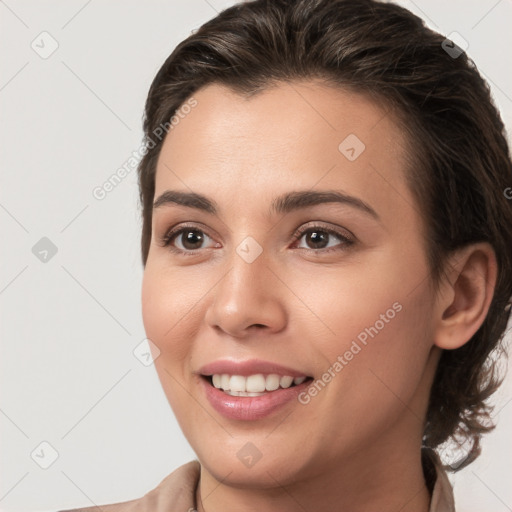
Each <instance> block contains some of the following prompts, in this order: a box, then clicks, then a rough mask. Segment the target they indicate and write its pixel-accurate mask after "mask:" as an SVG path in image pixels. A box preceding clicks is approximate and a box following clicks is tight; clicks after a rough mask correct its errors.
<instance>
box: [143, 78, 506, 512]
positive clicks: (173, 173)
mask: <svg viewBox="0 0 512 512" xmlns="http://www.w3.org/2000/svg"><path fill="white" fill-rule="evenodd" d="M194 98H195V99H196V100H197V106H196V107H195V108H193V109H192V110H191V112H190V113H189V114H188V115H187V116H186V117H184V119H181V120H180V123H179V124H178V125H176V126H175V127H174V128H173V130H171V131H170V133H169V134H168V135H167V137H166V139H165V141H164V144H163V147H162V151H161V154H160V157H159V161H158V165H157V172H156V188H155V198H157V197H159V195H160V194H161V193H163V192H164V191H166V190H169V189H172V190H179V191H183V192H191V191H193V192H196V193H200V194H204V195H206V196H208V197H209V198H211V199H212V200H214V201H215V202H216V203H217V205H218V207H219V211H218V213H217V214H216V215H212V214H209V213H206V212H204V211H200V210H197V209H193V208H189V207H185V206H180V205H175V204H168V205H165V206H161V207H159V208H156V209H155V210H154V213H153V224H152V230H153V233H152V241H151V246H150V250H149V254H148V260H147V264H146V267H145V272H144V279H143V286H142V307H143V320H144V326H145V329H146V333H147V336H148V337H149V338H150V339H151V340H152V341H153V342H154V343H155V345H156V346H157V347H158V349H159V350H160V355H159V357H158V358H157V359H156V361H155V366H156V369H157V372H158V375H159V378H160V380H161V383H162V386H163V389H164V391H165V393H166V396H167V398H168V400H169V403H170V404H171V406H172V408H173V410H174V413H175V415H176V417H177V419H178V422H179V423H180V426H181V428H182V429H183V432H184V433H185V435H186V437H187V439H188V441H189V442H190V444H191V446H192V447H193V449H194V451H195V452H196V454H197V456H198V459H199V461H200V463H201V479H200V485H199V487H198V491H197V500H198V509H199V510H207V511H208V512H215V511H220V510H238V511H253V510H254V511H256V510H266V511H274V510H276V511H277V510H279V511H281V512H282V511H285V512H288V511H298V510H316V509H318V504H319V503H321V504H322V508H325V509H329V510H350V511H351V512H357V511H363V510H364V511H367V510H380V511H382V512H386V511H389V512H391V511H393V512H396V511H397V510H401V511H402V512H407V511H410V512H412V511H414V512H423V511H427V510H428V508H429V501H430V496H429V493H428V491H427V488H426V486H425V482H424V477H423V472H422V468H421V462H420V445H421V437H422V432H423V426H424V425H423V424H424V417H425V413H426V408H427V401H428V396H429V391H430V388H431V384H432V381H433V376H434V371H435V368H436V365H437V363H438V360H439V356H440V353H441V349H442V348H446V349H452V348H457V347H458V346H461V345H462V344H464V343H465V342H467V341H468V340H469V339H470V337H471V336H472V334H473V333H474V332H476V330H477V329H478V327H479V326H480V325H481V323H482V322H483V320H484V318H485V315H486V313H487V310H488V307H489V304H490V300H491V298H492V291H493V286H494V283H495V277H496V263H495V258H494V254H493V252H492V249H491V248H490V247H489V246H487V245H486V244H478V245H475V246H472V247H469V248H466V249H464V250H463V251H460V252H459V253H457V254H456V255H454V257H453V258H452V259H451V260H450V261H449V265H448V274H447V279H446V280H444V281H443V282H442V283H441V286H440V288H439V290H438V291H436V292H435V293H434V289H433V288H432V286H431V281H430V273H429V268H428V263H427V260H426V253H425V242H424V233H425V224H424V220H423V219H422V217H421V213H420V211H419V206H418V205H417V204H416V201H415V200H414V198H413V196H412V194H411V192H410V190H409V189H408V187H407V185H406V182H405V172H406V166H407V160H406V158H405V156H406V155H405V149H404V148H405V147H406V146H407V144H406V140H405V139H404V135H403V134H402V132H401V131H400V129H399V127H398V125H397V123H395V122H394V120H393V117H392V116H391V115H390V114H389V113H388V114H386V110H385V109H383V108H382V107H381V106H380V105H377V104H376V103H374V102H373V101H371V100H369V99H367V98H366V97H364V96H362V95H358V94H355V93H348V92H347V91H344V90H341V89H339V88H336V89H335V88H331V87H327V86H326V85H323V84H322V83H321V82H319V81H313V80H311V81H303V82H293V83H288V84H287V83H279V84H278V85H277V86H276V87H273V88H270V89H267V90H265V91H263V92H262V93H260V94H258V95H256V96H253V97H252V98H250V99H245V98H243V97H242V96H240V95H238V94H236V93H235V92H233V91H231V90H230V89H227V88H225V87H223V86H220V85H217V84H214V85H209V86H207V87H205V88H203V89H201V90H199V91H197V92H196V93H194ZM351 133H352V134H356V135H357V137H358V138H359V139H360V140H361V141H363V142H364V144H365V146H366V149H365V150H364V152H362V153H361V154H360V156H359V157H358V158H357V159H356V160H354V161H349V160H348V159H347V158H346V157H345V156H344V155H343V154H342V153H341V152H340V151H339V149H338V146H339V144H340V142H342V141H343V140H344V139H345V138H346V137H347V135H349V134H351ZM310 189H313V190H317V191H319V190H331V191H332V190H335V191H343V192H344V193H346V194H349V195H352V196H356V197H357V198H359V199H361V200H362V201H364V202H365V203H367V204H368V205H370V206H371V207H372V208H373V209H374V210H375V211H376V212H377V214H378V216H379V219H375V218H373V217H372V216H371V215H368V214H366V213H364V212H362V211H360V210H358V209H356V208H354V207H351V206H350V205H343V204H335V203H324V204H320V205H315V206H311V207H304V208H301V209H300V210H297V211H293V212H290V213H288V214H286V215H283V214H277V215H271V216H269V215H268V210H269V206H270V203H271V201H272V200H273V199H274V198H275V197H276V196H279V195H281V194H283V193H286V192H291V191H299V190H310ZM181 223H187V227H190V224H191V225H193V227H195V228H196V229H200V230H201V231H202V232H203V233H204V234H205V237H204V242H203V244H202V245H201V243H200V242H199V244H198V245H197V247H199V249H195V250H194V251H192V250H190V249H189V252H192V253H193V254H192V255H190V254H187V255H182V254H177V253H174V252H172V251H171V250H170V247H169V246H168V247H164V246H163V244H162V242H161V238H162V237H164V235H165V234H166V232H168V231H169V229H170V228H171V227H173V226H177V225H178V224H181ZM311 225H318V226H322V227H324V228H325V227H328V228H333V229H336V230H338V231H339V232H340V233H341V234H342V235H347V234H350V235H351V236H352V238H353V239H354V240H355V242H354V243H353V244H352V245H347V244H345V243H344V242H343V241H341V240H339V239H337V238H336V236H333V235H331V236H329V238H328V240H329V248H333V249H334V250H332V251H330V252H326V249H325V248H323V249H322V247H323V246H322V245H319V243H318V242H316V245H315V241H314V240H313V241H312V240H311V238H310V237H308V236H307V233H306V234H303V235H302V236H301V237H300V238H299V239H297V240H294V238H293V235H294V233H296V232H297V230H298V229H299V228H301V226H306V227H308V226H311ZM318 229H319V228H318ZM313 231H314V230H313ZM310 232H311V231H310ZM247 236H251V237H252V238H254V239H255V240H256V241H257V242H258V244H259V245H260V246H261V248H262V250H263V252H262V253H261V255H260V256H259V257H258V258H256V260H254V261H253V262H252V263H247V262H246V261H245V260H244V259H242V258H241V257H240V256H239V255H238V254H237V252H236V248H237V246H238V245H239V244H240V243H241V242H242V241H243V240H244V239H245V238H246V237H247ZM185 243H186V241H185ZM183 244H184V239H183V236H178V237H177V239H175V241H174V246H175V247H179V248H181V249H183V247H186V246H184V245H183ZM188 247H190V246H188ZM185 250H186V249H185ZM396 302H398V303H399V304H400V305H401V306H402V309H401V311H400V312H398V313H397V314H396V315H395V317H394V318H393V319H392V320H390V321H389V322H387V323H386V324H385V326H384V328H382V329H381V330H380V331H379V333H378V335H376V336H375V337H374V338H370V339H369V341H368V344H367V346H365V347H364V348H363V349H362V350H361V351H360V352H359V353H358V354H357V355H356V356H355V357H354V358H353V359H352V360H351V361H350V362H349V363H348V364H347V365H346V366H344V367H343V370H342V371H340V372H339V373H337V374H336V377H335V378H333V379H332V380H331V382H329V383H328V385H327V386H326V387H325V388H324V389H323V390H322V391H321V392H320V393H318V395H317V396H315V397H314V398H313V399H312V400H311V401H310V403H308V404H307V405H301V404H299V403H297V402H296V401H295V400H294V401H293V402H291V403H289V404H287V405H286V406H285V407H283V408H281V409H280V410H279V411H277V412H276V413H274V414H272V415H270V416H268V417H266V418H263V419H260V420H257V421H249V422H243V421H236V420H230V419H227V418H225V417H223V416H221V415H220V414H219V413H217V412H216V411H215V410H214V409H213V408H212V407H211V405H210V404H209V402H208V401H207V399H206V397H205V395H204V393H203V390H202V386H201V385H200V384H201V381H200V377H199V375H198V374H197V372H198V369H199V368H200V367H201V366H202V365H204V364H206V363H209V362H212V361H215V360H218V359H224V358H233V359H236V360H245V359H253V358H257V359H264V360H268V361H273V362H277V363H280V364H282V365H286V366H289V367H292V368H295V369H298V370H300V371H302V372H303V373H304V374H305V375H309V376H313V377H314V378H315V379H317V378H321V376H322V374H323V373H324V372H326V371H327V369H328V368H329V367H332V365H333V363H334V362H335V361H336V360H337V357H338V356H339V355H340V354H344V353H345V352H346V351H347V350H348V349H349V348H350V346H351V343H352V341H353V340H354V339H356V337H357V336H358V334H360V333H361V332H362V331H364V329H365V328H367V327H370V326H373V325H375V323H376V321H377V320H379V318H381V316H380V315H381V314H385V312H386V311H387V310H388V309H390V308H392V305H393V304H394V303H396ZM247 442H251V443H253V444H254V445H255V446H256V447H257V449H258V450H259V451H260V452H261V454H262V457H261V459H260V460H259V461H258V462H257V463H256V464H255V465H254V466H252V467H250V468H247V467H245V465H244V464H242V463H241V461H240V460H239V458H238V457H237V452H238V451H239V450H240V449H241V448H242V447H243V446H244V445H245V444H246V443H247Z"/></svg>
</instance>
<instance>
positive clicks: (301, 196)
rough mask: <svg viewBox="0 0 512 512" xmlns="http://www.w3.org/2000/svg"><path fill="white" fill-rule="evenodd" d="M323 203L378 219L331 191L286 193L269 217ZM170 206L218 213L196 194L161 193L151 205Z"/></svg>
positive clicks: (371, 211) (355, 199)
mask: <svg viewBox="0 0 512 512" xmlns="http://www.w3.org/2000/svg"><path fill="white" fill-rule="evenodd" d="M324 203H341V204H345V205H348V206H352V207H353V208H356V209H358V210H360V211H362V212H364V213H366V214H368V215H370V216H371V217H373V218H374V219H377V220H379V219H380V217H379V215H378V213H377V212H376V211H375V210H374V209H373V208H372V207H371V206H370V205H369V204H368V203H366V202H365V201H363V200H362V199H359V198H358V197H355V196H351V195H348V194H345V193H344V192H338V191H332V190H326V191H316V190H301V191H295V192H288V193H286V194H283V195H281V196H279V197H277V198H275V199H274V200H273V201H272V203H271V205H270V210H269V213H270V214H271V215H272V214H276V213H277V214H279V213H289V212H292V211H294V210H299V209H301V208H307V207H310V206H316V205H318V204H324ZM170 204H177V205H180V206H186V207H188V208H195V209H198V210H201V211H204V212H207V213H210V214H212V215H216V214H217V213H218V211H219V207H218V205H217V203H216V202H215V201H213V200H212V199H209V198H208V197H206V196H204V195H202V194H197V193H196V192H180V191H177V190H166V191H165V192H163V193H162V194H161V195H160V196H159V197H158V199H157V200H156V201H155V202H154V203H153V210H155V209H157V208H160V207H161V206H164V205H170Z"/></svg>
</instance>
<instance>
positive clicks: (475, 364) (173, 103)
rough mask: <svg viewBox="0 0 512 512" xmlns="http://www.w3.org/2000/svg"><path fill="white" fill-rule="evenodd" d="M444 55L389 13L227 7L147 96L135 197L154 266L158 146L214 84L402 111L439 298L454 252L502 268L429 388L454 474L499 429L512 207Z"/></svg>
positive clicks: (502, 149) (480, 110)
mask: <svg viewBox="0 0 512 512" xmlns="http://www.w3.org/2000/svg"><path fill="white" fill-rule="evenodd" d="M450 46H452V45H451V44H450ZM446 48H447V47H446V42H445V38H444V37H443V36H442V35H440V34H438V33H436V32H434V31H432V30H430V29H428V28H427V27H426V26H425V24H424V23H423V21H422V20H421V19H420V18H418V17H417V16H415V15H413V14H412V13H411V12H409V11H408V10H406V9H404V8H402V7H399V6H397V5H394V4H391V3H388V2H379V1H376V0H255V1H249V2H243V3H240V4H237V5H235V6H233V7H231V8H228V9H226V10H224V11H223V12H221V13H220V14H219V15H218V16H216V17H215V18H214V19H212V20H210V21H209V22H207V23H205V24H204V25H203V26H201V28H200V29H199V30H198V31H197V32H195V33H194V34H192V35H190V36H189V37H188V38H187V39H185V40H184V41H182V42H181V43H180V44H179V45H178V46H177V47H176V49H175V50H174V51H173V53H172V54H171V55H170V56H169V57H168V58H167V60H166V61H165V63H164V64H163V66H162V67H161V69H160V70H159V72H158V74H157V75H156V77H155V79H154V81H153V83H152V85H151V88H150V91H149V95H148V98H147V102H146V107H145V118H144V134H145V141H146V143H149V142H150V141H152V149H150V150H148V151H147V153H146V154H145V156H144V158H143V159H142V161H141V163H140V166H139V187H140V200H141V206H142V210H143V212H142V214H143V219H142V220H143V227H142V261H143V265H144V266H145V264H146V261H147V256H148V252H149V245H150V241H151V221H152V203H153V200H154V192H155V172H156V163H157V159H158V156H159V153H160V148H161V146H162V142H163V141H162V140H159V141H158V142H157V143H156V144H155V142H154V140H153V139H154V137H153V134H154V133H155V130H157V129H158V127H159V126H162V125H165V123H169V120H170V119H171V117H172V116H173V115H174V114H175V113H176V111H177V110H178V108H179V107H180V106H181V105H182V104H183V103H184V102H185V101H186V100H187V98H190V96H191V95H192V94H193V93H194V92H195V91H197V90H198V89H199V88H201V87H203V86H206V85H208V84H212V83H218V84H222V85H226V86H228V87H230V88H231V89H232V90H233V91H235V92H237V93H239V94H246V95H252V94H257V93H258V91H261V90H264V89H265V88H268V87H269V86H271V85H272V84H273V83H277V82H279V81H292V80H300V79H310V78H320V79H323V80H325V81H326V82H327V83H329V84H331V85H335V86H338V87H341V88H345V89H347V88H348V89H351V90H356V91H359V92H361V93H363V94H367V95H368V96H369V97H370V98H377V99H379V100H380V102H381V103H384V105H387V106H388V107H390V108H393V109H394V110H395V111H396V112H398V115H399V118H400V119H402V121H403V122H401V123H400V126H401V127H402V129H403V130H404V133H405V134H406V135H407V139H408V141H409V143H410V144H409V146H410V148H409V149H410V151H409V152H410V153H411V155H410V157H411V161H412V162H413V164H412V165H411V166H410V169H408V174H407V179H408V183H409V186H410V189H411V191H412V193H413V195H414V197H415V199H416V200H417V204H418V205H419V207H420V208H421V211H422V215H423V217H424V218H425V220H426V223H427V232H428V234H427V237H426V238H427V240H426V247H427V255H428V261H429V265H430V269H431V282H432V283H433V284H434V285H436V286H437V284H438V283H439V279H440V277H441V276H442V275H443V269H444V268H445V262H446V257H447V256H448V255H449V254H450V253H451V252H452V251H454V250H455V249H458V248H461V247H464V246H466V245H468V244H471V243H474V242H481V241H486V242H488V243H490V244H491V245H492V247H493V248H494V251H495V253H496V257H497V262H498V279H497V283H496V288H495V293H494V296H493V300H492V303H491V305H490V309H489V312H488V314H487V317H486V319H485V321H484V323H483V324H482V326H481V327H480V329H479V330H478V331H477V332H476V333H475V335H474V336H473V337H472V338H471V340H470V341H469V342H468V343H466V344H465V345H464V346H462V347H461V348H459V349H456V350H445V351H443V353H442V356H441V359H440V362H439V365H438V368H437V373H436V377H435V380H434V384H433V386H432V390H431V397H430V403H429V407H428V411H427V418H426V424H425V429H424V436H423V444H424V446H428V447H431V448H436V447H439V445H441V444H442V443H444V442H445V441H447V440H450V438H452V439H456V440H458V442H459V443H460V441H461V440H463V441H465V442H466V443H469V448H467V449H466V452H467V456H466V458H465V461H464V462H463V463H460V462H459V464H458V465H456V466H454V467H452V469H453V470H456V469H458V468H461V467H463V466H464V465H466V464H468V463H469V462H471V461H472V460H474V458H475V457H476V456H478V454H479V441H480V436H481V434H482V433H484V432H487V431H489V430H491V429H492V428H493V425H492V423H491V421H490V412H491V408H490V406H489V405H488V403H487V402H486V400H487V399H488V398H489V396H490V395H491V394H492V393H493V392H494V391H495V390H496V389H497V387H498V385H499V383H500V378H499V376H498V374H497V372H496V364H495V363H494V362H493V358H492V356H493V354H495V353H496V350H497V349H498V348H500V347H501V342H502V340H503V337H504V334H505V329H506V324H507V319H508V314H509V313H508V309H509V308H510V306H509V300H510V297H511V295H512V201H511V200H510V198H509V200H507V197H506V193H505V191H506V190H510V188H509V187H510V186H511V185H512V165H511V159H510V152H509V148H508V145H507V142H506V137H505V133H504V126H503V123H502V121H501V118H500V115H499V113H498V111H497V109H496V107H495V106H494V103H493V101H492V99H491V95H490V91H489V87H488V85H487V84H486V82H485V81H484V80H483V79H482V78H481V76H480V74H479V73H478V71H477V69H476V67H475V65H474V63H473V62H472V61H471V60H470V59H469V57H468V56H467V55H466V54H465V53H463V52H462V51H461V52H457V53H455V54H454V53H453V52H447V51H445V49H446ZM455 50H456V51H457V50H458V48H457V47H455ZM457 54H458V55H457Z"/></svg>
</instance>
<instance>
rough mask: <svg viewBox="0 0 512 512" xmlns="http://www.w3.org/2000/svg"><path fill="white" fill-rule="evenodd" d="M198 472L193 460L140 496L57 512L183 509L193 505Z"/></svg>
mask: <svg viewBox="0 0 512 512" xmlns="http://www.w3.org/2000/svg"><path fill="white" fill-rule="evenodd" d="M199 473H200V465H199V462H198V461H197V460H193V461H191V462H188V463H187V464H184V465H183V466H180V467H179V468H177V469H176V470H174V471H173V472H172V473H171V474H169V475H167V476H166V477H165V478H164V479H163V480H162V481H161V482H160V483H159V484H158V486H157V487H155V488H154V489H153V490H151V491H149V492H148V493H146V494H145V495H144V496H143V497H142V498H139V499H135V500H130V501H123V502H121V503H112V504H109V505H93V506H90V507H85V508H74V509H68V510H60V511H59V512H98V511H101V512H149V511H151V512H164V511H169V510H174V509H176V510H184V511H187V510H188V509H190V508H195V490H196V486H197V482H198V480H199ZM171 507H173V508H171Z"/></svg>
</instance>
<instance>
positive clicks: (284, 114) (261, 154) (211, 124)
mask: <svg viewBox="0 0 512 512" xmlns="http://www.w3.org/2000/svg"><path fill="white" fill-rule="evenodd" d="M193 98H194V99H195V100H196V102H197V104H196V106H194V108H192V109H190V111H189V113H188V114H186V115H184V116H183V117H182V118H180V122H179V123H178V124H176V125H175V126H174V127H173V128H172V130H171V131H170V132H169V134H168V135H167V137H166V139H165V141H164V144H163V147H162V149H161V154H160V157H159V161H158V165H157V175H156V184H155V185H156V187H155V189H156V190H155V197H156V196H157V195H158V194H159V193H161V192H162V191H164V190H165V189H168V188H174V189H182V190H186V189H189V190H190V189H192V190H194V191H198V192H205V191H208V190H212V189H213V190H216V191H217V192H218V195H220V196H222V195H223V194H224V195H225V197H220V201H221V202H222V200H223V199H225V200H226V201H227V200H231V202H232V201H233V199H234V197H233V193H234V192H236V193H237V196H243V195H245V196H246V197H247V194H251V195H252V196H254V193H255V191H258V192H259V193H260V194H261V196H260V198H261V199H262V200H263V199H264V198H265V197H268V198H269V200H270V198H271V196H272V195H277V194H278V193H279V192H283V191H286V190H289V189H299V188H306V189H311V188H313V187H318V188H323V189H325V188H331V189H344V190H346V191H347V190H348V191H350V193H357V194H359V195H361V196H365V198H366V199H368V200H369V201H370V200H373V201H377V202H379V201H380V200H381V199H382V195H383V194H384V193H387V194H388V195H391V196H394V195H398V196H402V197H404V196H408V197H409V201H412V198H410V195H409V191H408V189H407V187H406V185H405V180H404V172H405V158H404V157H405V152H404V147H405V139H404V135H403V133H402V132H401V130H400V129H399V127H398V125H397V123H396V122H395V121H394V118H393V116H392V115H391V113H390V111H389V109H388V108H387V106H385V105H384V104H383V105H379V104H377V103H376V102H375V101H372V100H370V99H368V98H367V97H365V96H363V95H361V94H357V93H354V92H351V91H348V90H344V89H341V88H334V87H330V86H327V85H325V84H323V83H321V82H319V81H303V82H293V83H278V84H277V85H275V86H273V87H271V88H268V89H266V90H264V91H262V92H260V93H258V94H256V95H253V96H251V97H244V96H242V95H240V94H238V93H236V92H234V91H232V90H231V89H229V88H227V87H225V86H222V85H219V84H212V85H209V86H207V87H204V88H202V89H200V90H199V91H196V93H194V94H193ZM235 184H236V187H235V188H234V185H235ZM281 189H282V190H281ZM392 199H393V198H392V197H390V200H392ZM395 203H396V199H395Z"/></svg>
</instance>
